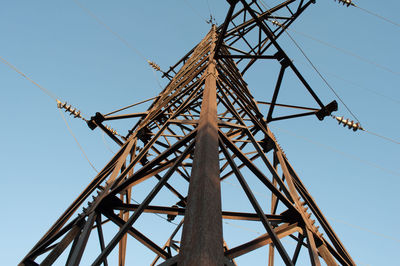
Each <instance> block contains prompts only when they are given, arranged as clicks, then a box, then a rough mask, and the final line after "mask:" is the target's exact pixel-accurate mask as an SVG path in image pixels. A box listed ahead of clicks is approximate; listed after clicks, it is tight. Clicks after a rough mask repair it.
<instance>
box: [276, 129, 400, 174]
mask: <svg viewBox="0 0 400 266" xmlns="http://www.w3.org/2000/svg"><path fill="white" fill-rule="evenodd" d="M270 127H271V128H274V129H277V130H279V131H281V132H284V133H286V134H289V135H292V136H294V137H296V138H299V139H302V140H305V141H307V142H309V143H312V144H314V145H316V146H319V147H322V148H324V149H326V150H330V151H333V152H335V153H338V154H340V155H344V156H346V157H348V158H351V159H353V160H356V161H359V162H361V163H363V164H366V165H369V166H371V167H374V168H376V169H379V170H382V171H384V172H386V173H390V174H392V175H395V176H400V173H399V172H397V171H394V170H391V169H388V168H385V167H382V166H380V165H378V164H375V163H372V162H369V161H366V160H364V159H361V158H360V157H357V156H355V155H352V154H349V153H346V152H343V151H340V150H338V149H336V148H333V147H331V146H329V145H326V144H322V143H320V142H317V141H315V140H312V139H309V138H307V137H304V136H301V135H298V134H297V133H294V132H292V131H290V130H287V129H283V128H279V127H277V126H275V125H272V126H270Z"/></svg>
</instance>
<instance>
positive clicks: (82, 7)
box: [73, 0, 147, 61]
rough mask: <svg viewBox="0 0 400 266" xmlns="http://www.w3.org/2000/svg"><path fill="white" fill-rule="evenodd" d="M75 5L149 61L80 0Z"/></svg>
mask: <svg viewBox="0 0 400 266" xmlns="http://www.w3.org/2000/svg"><path fill="white" fill-rule="evenodd" d="M73 1H74V3H75V4H76V5H77V6H78V7H79V8H80V9H82V10H83V11H84V12H85V13H86V14H88V15H89V16H90V17H92V18H93V19H95V20H96V21H97V23H99V24H100V25H102V26H103V27H104V28H105V29H107V30H108V31H109V32H110V33H111V34H113V35H114V36H115V37H117V38H118V39H119V40H120V41H121V42H123V43H124V44H125V45H126V47H128V48H129V49H130V50H132V51H133V52H134V53H136V54H137V55H139V56H140V57H141V58H143V59H144V60H146V61H147V59H146V57H145V56H144V55H143V54H142V53H141V52H140V51H139V50H138V49H136V48H135V47H133V46H132V45H130V43H129V42H128V41H127V40H125V39H124V38H123V37H122V36H121V35H119V34H118V33H117V32H115V31H114V30H113V29H111V28H110V27H109V26H108V25H107V24H106V23H104V22H103V21H102V20H101V19H100V18H99V17H97V16H96V15H95V14H94V13H92V12H91V11H90V10H89V9H87V8H86V7H84V6H83V5H82V4H81V3H80V2H79V1H78V0H73Z"/></svg>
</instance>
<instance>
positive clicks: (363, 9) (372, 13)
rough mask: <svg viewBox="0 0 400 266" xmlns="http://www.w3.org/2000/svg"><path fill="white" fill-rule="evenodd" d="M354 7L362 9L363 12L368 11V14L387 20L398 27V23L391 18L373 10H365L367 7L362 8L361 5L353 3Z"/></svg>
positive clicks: (399, 25)
mask: <svg viewBox="0 0 400 266" xmlns="http://www.w3.org/2000/svg"><path fill="white" fill-rule="evenodd" d="M354 7H356V8H358V9H360V10H362V11H364V12H366V13H368V14H370V15H372V16H374V17H377V18H379V19H381V20H384V21H386V22H389V23H390V24H392V25H394V26H396V27H400V24H399V23H397V22H394V21H393V20H391V19H388V18H386V17H384V16H381V15H379V14H377V13H374V12H372V11H369V10H367V9H365V8H362V7H360V6H358V5H354Z"/></svg>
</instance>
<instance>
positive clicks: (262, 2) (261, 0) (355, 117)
mask: <svg viewBox="0 0 400 266" xmlns="http://www.w3.org/2000/svg"><path fill="white" fill-rule="evenodd" d="M260 2H261V4H262V5H263V6H264V8H265V9H270V8H268V7H267V6H268V5H267V4H265V3H264V1H263V0H260ZM270 15H271V16H272V17H273V18H275V19H276V17H275V16H274V15H273V14H271V13H270ZM282 29H283V31H284V32H285V33H286V34H287V35H288V37H289V38H290V39H291V40H292V42H293V43H294V44H295V45H296V47H297V48H298V49H299V50H300V52H301V53H302V54H303V56H304V57H305V58H306V60H307V61H308V63H309V64H310V65H311V67H312V68H313V69H314V70H315V72H317V74H318V76H319V77H320V78H321V79H322V80H323V81H324V83H325V84H326V85H327V86H328V88H329V89H330V90H331V91H332V92H333V93H334V94H335V95H336V97H337V98H338V99H339V101H340V102H341V103H342V104H343V105H344V107H345V108H346V109H347V111H349V113H350V114H351V115H352V116H353V117H354V119H355V120H357V122H359V123H361V122H360V120H359V119H358V118H357V116H356V115H355V114H354V113H353V112H352V111H351V110H350V108H349V107H348V106H347V105H346V104H345V103H344V101H343V100H342V98H341V97H340V96H339V95H338V94H337V92H336V91H335V89H334V88H333V87H332V86H331V85H330V84H329V82H328V81H327V80H326V78H325V77H324V76H323V75H322V74H321V72H320V71H319V70H318V69H317V67H316V66H315V65H314V64H313V63H312V62H311V60H310V58H309V57H308V56H307V55H306V53H305V52H304V50H303V49H302V48H301V47H300V45H299V44H298V43H297V42H296V41H295V40H294V39H293V38H292V36H291V35H290V33H289V32H288V31H287V30H286V28H285V27H282Z"/></svg>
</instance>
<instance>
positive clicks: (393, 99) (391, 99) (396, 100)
mask: <svg viewBox="0 0 400 266" xmlns="http://www.w3.org/2000/svg"><path fill="white" fill-rule="evenodd" d="M325 73H326V74H328V75H330V76H333V77H335V78H336V79H339V80H342V81H344V82H346V83H349V84H352V85H353V86H356V87H359V88H361V89H364V90H367V91H370V92H371V93H374V94H376V95H378V96H381V97H383V98H386V99H387V100H390V101H392V102H394V103H397V104H400V100H398V99H396V98H393V97H392V96H387V95H385V94H382V93H380V92H377V91H375V90H372V89H370V88H367V87H365V86H363V85H360V84H358V83H355V82H353V81H350V80H348V79H345V78H343V77H341V76H338V75H336V74H333V73H329V72H326V71H325Z"/></svg>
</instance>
